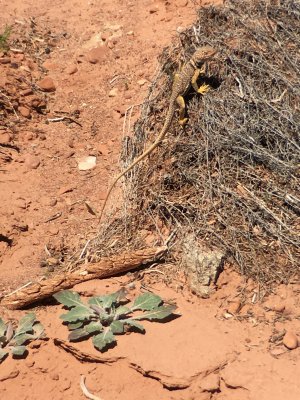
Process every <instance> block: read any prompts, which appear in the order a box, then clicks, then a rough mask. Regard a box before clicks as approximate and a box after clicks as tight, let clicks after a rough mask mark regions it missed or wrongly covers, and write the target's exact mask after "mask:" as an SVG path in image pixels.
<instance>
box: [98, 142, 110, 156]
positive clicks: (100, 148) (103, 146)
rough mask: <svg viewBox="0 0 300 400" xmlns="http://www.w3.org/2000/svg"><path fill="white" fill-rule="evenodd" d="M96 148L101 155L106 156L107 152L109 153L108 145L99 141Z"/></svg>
mask: <svg viewBox="0 0 300 400" xmlns="http://www.w3.org/2000/svg"><path fill="white" fill-rule="evenodd" d="M97 150H98V151H99V153H100V154H102V155H103V156H108V154H109V150H108V147H107V145H106V144H102V143H99V144H98V145H97Z"/></svg>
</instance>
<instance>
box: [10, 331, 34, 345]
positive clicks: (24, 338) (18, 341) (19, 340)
mask: <svg viewBox="0 0 300 400" xmlns="http://www.w3.org/2000/svg"><path fill="white" fill-rule="evenodd" d="M33 339H35V336H34V335H31V334H30V333H23V334H22V335H18V336H15V337H14V338H13V339H12V341H11V343H12V344H13V345H14V346H21V345H22V344H24V343H26V342H28V341H29V340H33Z"/></svg>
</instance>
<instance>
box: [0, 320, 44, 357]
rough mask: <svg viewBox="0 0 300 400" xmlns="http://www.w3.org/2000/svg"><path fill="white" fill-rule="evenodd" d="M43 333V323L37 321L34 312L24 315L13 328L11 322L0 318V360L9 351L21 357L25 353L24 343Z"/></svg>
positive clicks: (14, 355)
mask: <svg viewBox="0 0 300 400" xmlns="http://www.w3.org/2000/svg"><path fill="white" fill-rule="evenodd" d="M43 333H44V328H43V325H42V324H41V323H40V322H39V321H37V319H36V316H35V314H34V313H29V314H26V315H24V317H22V318H21V319H20V321H19V323H18V326H17V328H14V326H13V324H12V323H11V322H8V323H5V322H4V321H3V320H2V318H0V362H2V361H3V360H4V359H5V358H6V357H7V355H8V354H9V353H11V354H12V356H13V357H23V356H24V355H25V354H26V353H27V349H26V345H27V344H28V343H29V342H31V341H33V340H36V339H38V338H40V337H41V336H42V335H43Z"/></svg>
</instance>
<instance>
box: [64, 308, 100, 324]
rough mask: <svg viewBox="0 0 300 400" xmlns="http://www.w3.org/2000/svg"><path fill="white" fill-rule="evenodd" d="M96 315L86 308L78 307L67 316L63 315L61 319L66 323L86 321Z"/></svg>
mask: <svg viewBox="0 0 300 400" xmlns="http://www.w3.org/2000/svg"><path fill="white" fill-rule="evenodd" d="M93 315H95V314H94V313H93V311H92V310H91V309H89V308H87V307H85V306H76V307H74V308H72V309H71V310H70V311H69V312H67V314H63V315H61V316H60V318H61V319H62V320H63V321H65V322H77V321H85V320H87V319H89V318H90V317H91V316H93Z"/></svg>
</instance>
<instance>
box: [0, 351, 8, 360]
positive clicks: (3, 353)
mask: <svg viewBox="0 0 300 400" xmlns="http://www.w3.org/2000/svg"><path fill="white" fill-rule="evenodd" d="M7 354H8V351H7V350H3V349H0V362H1V361H3V360H4V358H5V357H6V356H7Z"/></svg>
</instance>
